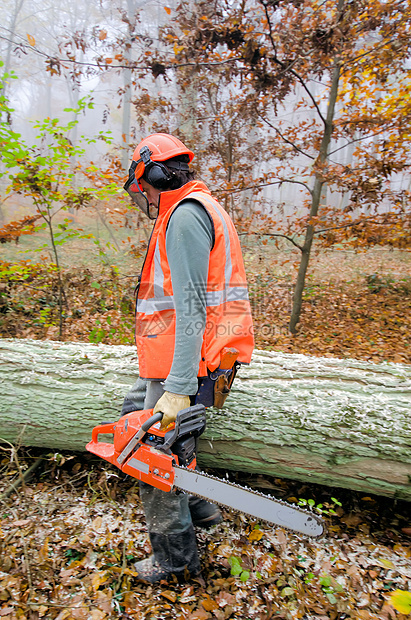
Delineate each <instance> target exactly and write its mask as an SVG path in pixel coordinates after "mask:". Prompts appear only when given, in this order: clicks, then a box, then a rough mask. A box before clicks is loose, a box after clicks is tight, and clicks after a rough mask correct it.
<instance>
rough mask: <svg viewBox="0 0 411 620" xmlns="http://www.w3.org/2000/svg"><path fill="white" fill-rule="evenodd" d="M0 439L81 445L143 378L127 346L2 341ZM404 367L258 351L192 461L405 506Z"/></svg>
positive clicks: (410, 473)
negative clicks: (373, 496) (399, 501)
mask: <svg viewBox="0 0 411 620" xmlns="http://www.w3.org/2000/svg"><path fill="white" fill-rule="evenodd" d="M0 368H1V373H0V425H1V426H0V437H1V438H3V439H4V440H7V441H10V442H13V443H18V444H21V445H31V446H41V447H45V448H51V449H52V450H63V449H65V450H76V451H78V450H84V446H85V444H86V443H87V442H88V441H89V439H90V436H91V429H92V428H93V426H95V425H97V424H100V423H101V422H105V421H113V420H116V419H117V418H118V417H119V412H120V409H121V403H122V400H123V397H124V395H125V393H126V392H127V390H128V389H129V387H130V386H131V385H132V384H133V383H134V381H135V380H136V377H137V376H138V362H137V356H136V351H135V348H134V347H131V346H109V345H93V344H86V343H61V342H50V341H33V340H1V339H0ZM410 412H411V366H407V365H402V364H391V363H382V364H374V363H371V362H365V361H357V360H352V359H346V360H341V359H333V358H317V357H311V356H305V355H293V354H284V353H278V352H268V351H256V352H255V354H254V356H253V361H252V363H251V365H250V366H249V367H243V368H242V369H241V371H240V373H239V377H238V378H237V379H236V381H235V387H234V389H233V390H232V393H231V395H230V397H229V399H228V400H227V402H226V407H225V409H223V410H221V411H218V410H211V409H209V410H208V412H207V418H208V422H207V430H206V432H205V433H204V435H203V436H202V439H201V442H200V455H199V464H200V465H202V466H204V467H207V466H208V467H216V468H223V469H227V470H240V471H246V472H251V473H259V474H265V475H270V476H277V477H284V478H292V479H297V480H302V481H308V482H313V483H318V484H324V485H329V486H333V487H345V488H350V489H355V490H359V491H364V492H367V493H376V494H380V495H387V496H391V497H397V498H401V499H407V500H410V501H411V426H410Z"/></svg>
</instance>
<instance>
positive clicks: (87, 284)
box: [0, 248, 411, 620]
mask: <svg viewBox="0 0 411 620" xmlns="http://www.w3.org/2000/svg"><path fill="white" fill-rule="evenodd" d="M137 262H138V261H137ZM245 262H246V266H247V272H248V280H249V287H250V297H251V302H252V309H253V317H254V322H255V328H256V342H257V347H258V348H261V349H263V348H265V349H270V350H281V351H287V352H291V353H305V354H312V355H317V356H327V357H330V356H331V357H340V358H342V357H352V358H357V359H365V360H370V361H373V362H377V363H378V362H380V361H389V362H397V363H407V364H409V363H411V336H410V334H411V312H410V307H411V304H410V302H411V269H410V265H411V256H410V254H407V253H401V255H399V254H398V253H395V252H394V253H391V252H380V253H378V252H374V253H367V254H362V255H354V254H352V253H344V252H328V253H323V254H318V255H317V256H314V257H313V260H312V263H311V270H310V274H309V276H308V280H307V286H306V289H305V293H304V303H303V311H302V316H301V322H300V325H299V329H298V333H297V334H296V335H295V336H291V335H290V334H289V333H288V331H287V324H288V320H289V316H290V310H291V293H292V281H293V273H294V272H293V270H292V269H291V268H290V269H289V268H288V266H287V265H291V264H292V263H293V257H292V256H290V255H287V256H286V257H285V258H284V257H283V256H281V255H280V254H276V253H274V252H272V253H271V254H270V250H269V248H268V249H267V248H262V249H261V251H259V252H255V251H250V252H247V251H246V252H245ZM136 267H138V264H137V265H136ZM135 280H136V276H135V274H134V273H130V270H129V271H127V272H125V271H124V270H119V269H117V268H111V269H110V268H107V267H105V268H98V269H96V268H95V267H93V268H91V267H87V266H86V265H81V264H79V265H77V266H74V265H72V266H71V267H69V268H67V269H65V270H64V285H65V293H66V297H67V306H66V308H65V321H64V332H63V335H64V339H65V340H68V341H92V342H104V343H107V344H132V342H133V306H134V303H133V286H134V284H135ZM56 283H57V278H56V273H55V271H53V269H51V268H44V267H41V266H36V265H34V264H28V263H26V264H25V265H24V264H20V266H16V265H14V264H12V263H0V337H3V338H9V337H11V338H36V339H58V294H57V286H56ZM1 451H2V455H3V457H2V461H1V463H0V468H1V471H2V475H1V477H0V493H4V491H6V490H7V489H9V487H10V484H11V482H12V481H13V480H14V479H16V478H19V476H21V472H22V471H24V470H26V469H27V468H28V467H29V465H30V464H31V463H32V462H33V461H34V460H35V459H36V458H38V457H39V456H41V457H42V462H41V466H40V468H39V469H38V470H37V471H36V472H35V474H34V475H33V477H32V479H31V480H30V481H28V482H27V483H26V484H25V485H23V486H21V487H20V488H19V489H17V491H13V493H11V494H10V495H9V496H6V495H2V496H1V500H0V506H1V512H0V547H1V559H0V618H1V619H3V618H4V619H5V620H15V619H17V618H18V619H20V620H37V619H38V618H50V619H52V620H56V619H57V620H72V619H81V620H83V619H84V620H88V619H92V620H105V619H107V620H109V619H110V620H111V619H114V618H118V619H120V620H128V619H133V620H146V619H147V620H151V619H153V620H154V619H157V618H161V619H166V620H169V619H170V620H171V619H181V620H183V619H187V620H206V619H210V620H212V619H213V618H216V619H217V620H225V619H229V618H237V619H241V620H251V619H253V620H254V619H256V620H268V619H269V618H283V619H285V620H292V619H294V618H296V619H297V618H299V619H302V620H326V619H330V620H344V619H348V618H349V619H352V620H357V619H360V620H377V619H378V620H380V619H382V620H394V619H398V620H404V619H405V618H409V617H410V616H409V615H407V614H409V612H410V611H411V608H410V609H409V608H408V607H407V600H409V599H407V598H406V597H407V595H408V597H409V596H410V594H409V593H410V591H411V515H410V510H409V503H406V502H400V501H396V500H393V499H392V498H382V497H376V496H366V495H364V494H361V493H356V492H351V491H348V490H342V489H335V488H334V489H330V488H327V487H318V486H315V485H307V484H303V483H298V482H292V481H286V480H280V479H271V478H265V477H261V476H260V477H255V476H249V477H248V478H246V477H245V476H244V475H241V474H233V473H228V474H227V475H229V476H231V477H232V478H235V479H236V480H237V481H238V482H240V483H245V484H247V485H248V486H254V487H256V488H260V489H262V490H265V491H269V492H272V493H273V494H274V495H276V496H278V497H280V498H283V499H285V500H288V501H290V502H297V501H298V500H299V499H300V498H305V499H312V500H313V502H314V504H315V505H318V504H323V505H324V506H325V505H326V504H334V508H335V510H336V513H337V514H336V515H333V516H327V517H326V519H327V521H328V533H327V534H326V536H325V537H324V538H322V539H321V540H317V541H315V540H307V539H304V538H302V537H300V536H298V535H296V534H293V533H290V532H286V531H284V530H282V529H272V528H268V527H266V526H265V525H264V524H257V523H255V522H252V521H250V520H248V519H246V518H245V517H243V516H242V515H240V514H238V513H231V512H229V511H226V512H225V513H224V516H225V519H224V522H223V523H222V524H221V525H218V526H216V527H214V528H212V529H211V530H210V531H208V532H203V531H198V540H199V548H200V553H201V556H202V565H203V567H204V568H203V575H202V577H201V578H200V579H197V580H194V581H191V582H188V583H186V584H184V585H180V584H177V583H168V584H167V583H161V584H159V585H158V586H149V587H147V586H145V585H142V584H139V583H138V582H137V581H136V579H135V577H136V575H135V572H134V571H133V562H134V561H136V560H138V559H140V558H142V557H145V556H146V555H147V554H148V553H149V543H148V536H147V533H146V529H145V524H144V518H143V514H142V509H141V505H140V502H139V499H138V493H137V488H136V486H135V484H134V483H133V481H132V480H130V479H128V478H123V477H122V474H121V472H119V471H118V470H115V471H114V470H113V469H111V468H110V467H107V465H106V464H105V463H104V462H102V461H98V460H96V459H95V458H94V457H91V456H90V455H87V456H85V455H81V454H70V453H63V454H61V455H60V454H52V453H49V452H48V451H39V450H34V449H22V448H21V449H19V450H16V449H14V448H13V449H12V448H11V447H8V446H5V445H3V446H1ZM216 473H217V474H218V475H220V476H222V475H223V476H225V475H226V472H216ZM332 498H335V499H336V500H338V502H339V503H341V506H338V504H337V503H336V502H335V501H334V499H332ZM396 591H398V592H397V595H396V596H397V597H398V598H397V599H395V597H394V599H392V598H391V595H392V593H393V592H396ZM401 611H402V613H401Z"/></svg>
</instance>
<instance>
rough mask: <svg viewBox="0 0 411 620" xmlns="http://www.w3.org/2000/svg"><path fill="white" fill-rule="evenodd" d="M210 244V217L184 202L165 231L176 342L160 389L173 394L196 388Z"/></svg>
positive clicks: (189, 392) (211, 230) (211, 243)
mask: <svg viewBox="0 0 411 620" xmlns="http://www.w3.org/2000/svg"><path fill="white" fill-rule="evenodd" d="M213 242H214V232H213V225H212V222H211V219H210V216H209V215H208V213H207V211H206V210H205V209H204V207H202V206H201V205H200V204H199V203H197V202H194V201H189V200H188V201H186V202H184V203H183V204H181V205H180V206H179V207H178V208H177V209H176V210H175V211H174V213H173V214H172V216H171V218H170V220H169V224H168V228H167V232H166V250H167V257H168V263H169V266H170V271H171V280H172V284H173V294H174V307H175V312H176V340H175V349H174V357H173V363H172V366H171V370H170V374H169V375H168V377H167V379H166V381H165V382H164V387H165V389H166V390H167V391H169V392H174V393H175V394H187V395H190V394H195V393H196V392H197V389H198V381H197V374H198V366H199V363H200V355H201V345H202V342H203V334H204V329H205V325H206V292H207V277H208V263H209V258H210V251H211V249H212V247H213Z"/></svg>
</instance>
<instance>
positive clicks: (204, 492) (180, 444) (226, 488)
mask: <svg viewBox="0 0 411 620" xmlns="http://www.w3.org/2000/svg"><path fill="white" fill-rule="evenodd" d="M162 417H163V414H162V413H161V412H158V413H156V414H154V415H153V410H152V409H146V410H143V411H133V412H131V413H128V414H127V415H124V416H122V417H121V418H120V420H119V421H118V422H108V423H105V424H101V425H99V426H96V427H95V428H94V429H93V431H92V439H91V441H90V442H89V443H88V444H87V446H86V449H87V450H88V451H89V452H91V453H93V454H96V455H97V456H99V457H101V458H103V459H105V460H106V461H108V462H109V463H111V464H112V465H115V466H116V467H118V468H119V469H121V471H123V472H124V473H126V474H129V475H130V476H133V477H134V478H137V479H138V480H141V481H142V482H146V483H147V484H150V485H151V486H154V487H156V488H158V489H161V490H162V491H166V492H173V491H177V492H178V491H183V492H185V493H189V494H190V495H196V496H198V497H201V498H203V499H206V500H207V501H210V502H216V503H217V504H220V505H222V506H225V507H227V508H231V509H234V510H238V511H240V512H242V513H244V514H246V515H249V516H250V517H252V518H255V519H257V520H259V521H260V520H262V521H266V522H268V523H270V524H274V525H277V526H281V527H284V528H287V529H290V530H293V531H295V532H299V533H300V534H305V535H308V536H313V537H318V536H321V535H322V534H323V533H324V531H325V524H324V521H323V520H322V519H321V518H320V517H319V516H317V515H315V514H314V513H312V512H309V511H306V510H304V509H302V508H299V507H296V506H292V505H290V504H287V502H284V501H282V500H279V499H275V498H274V497H271V496H269V495H264V494H263V493H260V492H259V491H255V490H252V489H249V488H244V487H241V486H238V485H236V484H234V483H231V482H228V481H226V480H220V479H219V478H216V477H214V476H211V475H209V474H206V473H204V472H202V471H199V470H198V469H197V461H196V453H197V444H198V438H199V437H200V435H201V434H202V433H203V432H204V430H205V426H206V416H205V407H204V405H203V404H196V405H193V406H191V407H187V408H186V409H182V410H181V411H180V412H179V413H178V415H177V418H176V421H175V423H174V424H173V425H172V426H170V427H168V428H167V429H165V430H162V429H161V428H160V422H161V419H162ZM107 434H109V435H112V436H113V437H112V443H105V442H100V441H99V435H107Z"/></svg>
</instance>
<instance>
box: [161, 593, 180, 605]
mask: <svg viewBox="0 0 411 620" xmlns="http://www.w3.org/2000/svg"><path fill="white" fill-rule="evenodd" d="M161 596H164V598H166V599H167V600H168V601H171V602H172V603H175V602H176V600H177V594H176V592H173V591H172V590H162V591H161Z"/></svg>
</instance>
